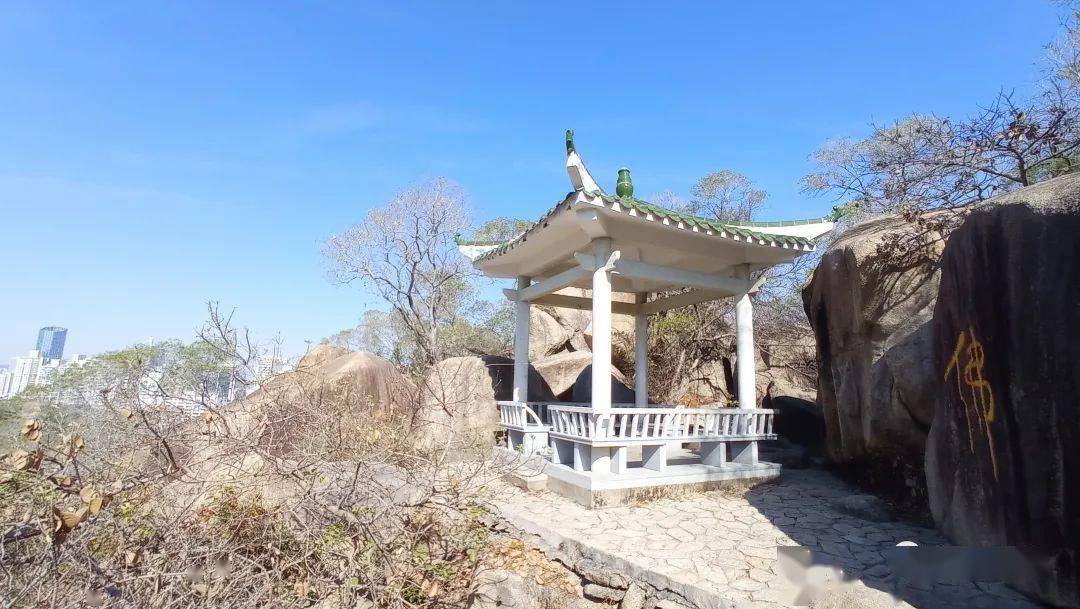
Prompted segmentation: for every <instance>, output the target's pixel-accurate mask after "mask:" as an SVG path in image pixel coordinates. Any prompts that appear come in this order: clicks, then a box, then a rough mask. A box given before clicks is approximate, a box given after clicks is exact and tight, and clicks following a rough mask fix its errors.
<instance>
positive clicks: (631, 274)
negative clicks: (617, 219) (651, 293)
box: [574, 253, 754, 298]
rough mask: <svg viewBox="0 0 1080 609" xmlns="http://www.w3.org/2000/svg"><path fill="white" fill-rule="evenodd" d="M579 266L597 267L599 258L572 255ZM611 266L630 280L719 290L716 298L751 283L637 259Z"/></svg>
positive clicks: (737, 292)
mask: <svg viewBox="0 0 1080 609" xmlns="http://www.w3.org/2000/svg"><path fill="white" fill-rule="evenodd" d="M574 257H575V258H577V260H578V262H579V263H580V264H581V266H582V268H585V269H587V270H589V271H592V270H594V269H596V268H598V267H599V265H600V264H601V262H600V261H598V260H596V258H595V257H593V256H590V255H588V254H580V253H579V254H574ZM608 264H611V265H612V271H613V272H614V273H617V274H619V275H622V276H623V277H627V278H629V279H641V280H643V281H651V282H653V283H658V284H661V285H668V286H672V287H679V288H695V289H698V290H705V291H708V292H719V294H717V296H716V297H717V298H720V297H724V296H735V295H742V294H745V293H747V292H749V291H751V289H752V288H753V286H754V282H753V281H751V280H749V279H741V278H736V277H722V276H719V275H711V274H709V273H700V272H697V271H688V270H685V269H678V268H673V267H668V266H660V265H656V264H648V263H645V262H638V261H636V260H623V259H621V258H619V257H618V256H615V257H613V259H612V260H611V261H610V262H608Z"/></svg>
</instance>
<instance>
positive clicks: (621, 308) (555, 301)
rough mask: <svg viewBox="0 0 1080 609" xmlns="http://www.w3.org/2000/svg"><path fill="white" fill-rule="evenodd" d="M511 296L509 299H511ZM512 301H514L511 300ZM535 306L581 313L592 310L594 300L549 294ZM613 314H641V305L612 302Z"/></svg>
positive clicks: (537, 301) (534, 301)
mask: <svg viewBox="0 0 1080 609" xmlns="http://www.w3.org/2000/svg"><path fill="white" fill-rule="evenodd" d="M511 291H513V290H503V292H504V293H505V292H511ZM509 296H510V295H509V294H508V295H507V297H508V298H509ZM511 300H513V299H512V298H511ZM532 303H533V304H538V305H549V306H552V307H559V308H561V309H578V310H579V311H589V310H591V309H592V298H582V297H581V296H570V295H567V294H548V295H547V296H541V297H540V298H537V299H535V300H533V301H532ZM611 312H612V313H618V314H620V315H634V314H635V313H640V312H641V307H640V305H637V304H634V303H632V302H619V301H617V300H613V301H611Z"/></svg>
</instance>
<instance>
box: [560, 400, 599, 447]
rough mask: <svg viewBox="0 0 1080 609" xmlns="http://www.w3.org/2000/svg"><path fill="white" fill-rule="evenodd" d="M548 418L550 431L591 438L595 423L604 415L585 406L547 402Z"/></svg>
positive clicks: (594, 430)
mask: <svg viewBox="0 0 1080 609" xmlns="http://www.w3.org/2000/svg"><path fill="white" fill-rule="evenodd" d="M547 414H548V418H549V419H550V421H551V431H552V432H553V433H558V434H563V435H565V436H574V437H578V438H586V439H588V438H593V437H595V436H596V430H597V429H598V425H597V423H598V422H599V420H600V417H602V416H604V415H600V414H597V413H596V412H594V411H593V409H592V408H589V407H587V406H561V405H555V404H549V405H548V408H547Z"/></svg>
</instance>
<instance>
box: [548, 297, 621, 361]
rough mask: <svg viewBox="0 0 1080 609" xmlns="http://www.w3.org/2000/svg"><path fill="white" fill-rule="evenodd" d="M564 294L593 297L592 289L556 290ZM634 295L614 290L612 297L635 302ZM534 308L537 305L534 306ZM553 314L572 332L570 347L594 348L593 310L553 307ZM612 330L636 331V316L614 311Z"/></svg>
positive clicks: (579, 349)
mask: <svg viewBox="0 0 1080 609" xmlns="http://www.w3.org/2000/svg"><path fill="white" fill-rule="evenodd" d="M556 294H559V295H562V296H574V297H577V298H592V290H586V289H582V288H563V289H561V290H559V291H558V292H556ZM634 298H635V297H634V295H633V294H629V293H625V292H614V293H612V295H611V299H612V300H613V301H615V302H634ZM533 308H534V309H535V308H536V307H533ZM550 313H551V315H552V316H553V317H554V318H555V320H556V321H557V322H558V323H559V325H560V326H562V327H564V328H566V329H567V330H568V331H569V333H570V339H569V347H570V349H572V350H574V351H588V350H590V349H591V348H592V311H590V310H579V309H566V308H552V309H550ZM611 332H612V334H613V335H618V334H620V333H622V334H630V335H633V333H634V317H633V316H632V315H621V314H618V313H614V314H612V316H611Z"/></svg>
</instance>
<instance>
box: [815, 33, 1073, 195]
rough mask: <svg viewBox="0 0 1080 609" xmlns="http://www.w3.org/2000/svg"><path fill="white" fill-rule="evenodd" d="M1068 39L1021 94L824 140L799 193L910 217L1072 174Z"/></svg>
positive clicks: (1070, 50) (1000, 94)
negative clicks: (972, 110) (965, 111)
mask: <svg viewBox="0 0 1080 609" xmlns="http://www.w3.org/2000/svg"><path fill="white" fill-rule="evenodd" d="M1072 39H1073V38H1072V35H1071V34H1070V36H1069V37H1067V38H1066V40H1069V41H1072ZM1069 44H1072V43H1071V42H1070V43H1069ZM1069 44H1063V45H1062V46H1061V47H1060V49H1061V51H1060V53H1061V57H1060V58H1059V60H1058V61H1060V67H1059V68H1058V69H1057V70H1056V72H1055V73H1054V74H1051V75H1050V76H1049V77H1048V78H1046V79H1045V80H1044V81H1043V83H1042V90H1041V91H1040V92H1039V94H1037V95H1035V96H1034V97H1032V98H1031V99H1030V100H1026V101H1024V102H1020V101H1017V99H1016V97H1015V95H1014V94H1012V93H1010V92H1004V91H1003V92H1001V93H999V94H998V96H997V97H996V98H995V99H994V100H993V102H992V103H991V104H990V105H988V106H986V107H984V108H982V109H981V110H980V111H979V112H978V113H976V114H975V115H974V116H972V117H970V118H967V119H964V120H959V121H956V120H952V119H949V118H944V117H939V116H934V115H919V114H915V115H912V116H910V117H908V118H906V119H903V120H900V121H897V122H896V123H894V124H892V125H888V126H876V127H874V129H873V132H872V133H871V134H870V136H869V137H867V138H865V139H863V140H850V139H838V140H833V141H830V142H827V143H826V144H825V145H824V146H822V147H821V148H820V149H819V150H818V151H816V152H815V153H814V154H813V156H812V159H813V161H814V162H815V164H816V165H817V169H816V170H815V171H813V172H812V173H810V174H809V175H807V176H806V177H804V178H803V186H804V191H806V192H811V193H821V194H826V195H830V196H832V197H833V199H834V200H836V201H837V203H838V208H837V209H838V211H839V212H853V211H861V212H869V213H880V212H890V211H898V210H899V211H905V212H907V213H912V212H914V213H919V212H922V211H926V210H930V209H936V208H955V207H960V206H965V205H968V204H971V203H978V202H980V201H984V200H986V199H988V198H990V197H992V196H995V195H997V194H1001V193H1003V192H1007V191H1009V190H1011V189H1014V188H1018V187H1022V186H1028V185H1030V184H1033V183H1035V182H1037V181H1039V180H1042V179H1046V178H1049V177H1053V176H1055V175H1060V174H1062V173H1067V172H1070V171H1072V170H1074V168H1075V163H1076V160H1077V155H1078V153H1080V104H1078V103H1077V99H1078V98H1077V89H1076V84H1077V82H1076V81H1075V80H1074V79H1072V76H1070V75H1072V74H1073V72H1072V70H1074V69H1075V66H1074V65H1073V64H1072V63H1070V62H1072V61H1073V59H1070V58H1069V56H1070V54H1071V56H1076V51H1075V46H1069Z"/></svg>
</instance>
